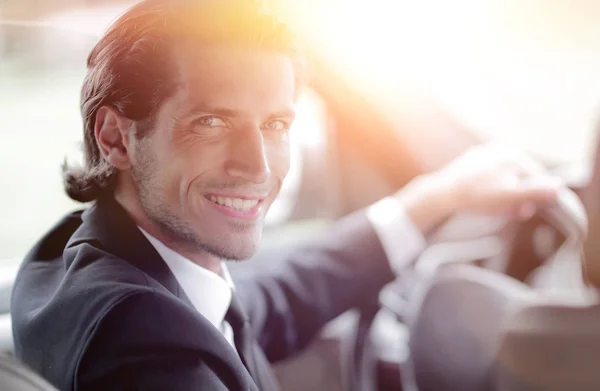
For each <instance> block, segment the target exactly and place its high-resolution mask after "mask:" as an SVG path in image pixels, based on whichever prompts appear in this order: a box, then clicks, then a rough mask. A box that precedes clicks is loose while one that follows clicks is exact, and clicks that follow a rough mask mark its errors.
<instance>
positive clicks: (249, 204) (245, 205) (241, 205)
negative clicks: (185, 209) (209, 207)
mask: <svg viewBox="0 0 600 391" xmlns="http://www.w3.org/2000/svg"><path fill="white" fill-rule="evenodd" d="M208 199H209V200H211V201H212V202H214V203H215V204H219V205H224V206H226V207H228V208H232V209H237V210H242V211H249V210H251V209H252V208H254V207H255V206H256V205H257V204H258V200H243V199H241V198H228V197H215V196H208Z"/></svg>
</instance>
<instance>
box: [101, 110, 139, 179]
mask: <svg viewBox="0 0 600 391" xmlns="http://www.w3.org/2000/svg"><path fill="white" fill-rule="evenodd" d="M132 128H133V121H132V120H131V119H129V118H127V117H125V116H123V115H122V114H121V113H119V112H118V111H117V110H115V108H113V107H110V106H102V107H100V108H99V109H98V111H97V113H96V122H95V124H94V134H95V136H96V141H97V142H98V147H99V148H100V152H101V153H102V156H104V158H105V159H106V160H107V161H108V162H109V163H110V164H111V165H113V166H114V167H116V168H117V169H119V170H127V169H129V168H130V167H131V159H130V155H129V152H130V151H129V143H128V139H129V137H128V134H129V131H130V130H131V129H132Z"/></svg>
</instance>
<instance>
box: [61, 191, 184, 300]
mask: <svg viewBox="0 0 600 391" xmlns="http://www.w3.org/2000/svg"><path fill="white" fill-rule="evenodd" d="M81 218H82V224H81V226H80V227H79V228H78V229H77V231H75V233H74V234H73V235H72V236H71V239H70V240H69V242H68V243H67V246H66V247H67V248H69V247H73V246H75V245H77V244H80V243H84V242H89V243H90V242H91V243H94V245H95V246H99V247H100V248H102V249H103V250H104V251H106V252H107V253H109V254H113V255H115V256H117V257H119V258H121V259H123V260H125V261H127V262H129V263H130V264H132V265H133V266H135V267H137V268H138V269H140V270H141V271H142V272H144V273H146V274H147V275H149V276H150V277H152V278H153V279H155V280H156V281H158V282H159V283H160V284H161V285H163V286H164V287H165V288H166V289H168V290H169V291H170V292H171V293H173V294H174V295H175V296H177V297H179V298H180V299H182V300H183V301H184V302H186V303H187V304H189V305H192V303H191V301H190V300H189V298H188V297H187V296H186V294H185V292H184V291H183V289H182V288H181V286H180V285H179V283H178V282H177V280H176V279H175V276H174V275H173V273H171V270H170V269H169V267H168V266H167V264H166V263H165V262H164V260H163V259H162V258H161V256H160V255H159V254H158V252H157V251H156V249H155V248H154V247H153V246H152V245H151V244H150V242H148V240H147V239H146V237H145V236H144V234H142V232H141V231H140V230H139V228H138V227H137V226H136V225H135V223H134V222H133V220H131V218H130V217H129V215H128V214H127V212H126V211H125V209H123V207H121V205H119V203H118V202H117V201H116V200H115V199H114V198H112V197H107V198H101V199H99V200H98V201H96V202H95V203H94V204H93V205H92V206H91V207H90V208H89V209H87V210H86V211H84V212H83V214H82V217H81ZM67 267H69V265H67Z"/></svg>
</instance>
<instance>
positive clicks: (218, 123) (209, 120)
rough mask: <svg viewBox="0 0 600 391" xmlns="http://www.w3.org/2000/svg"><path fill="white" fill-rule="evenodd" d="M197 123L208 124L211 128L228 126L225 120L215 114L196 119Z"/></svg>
mask: <svg viewBox="0 0 600 391" xmlns="http://www.w3.org/2000/svg"><path fill="white" fill-rule="evenodd" d="M196 123H197V124H198V125H201V126H207V127H210V128H218V127H224V126H226V124H225V121H223V120H222V119H221V118H219V117H215V116H206V117H202V118H199V119H198V120H196Z"/></svg>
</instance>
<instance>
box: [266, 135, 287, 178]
mask: <svg viewBox="0 0 600 391" xmlns="http://www.w3.org/2000/svg"><path fill="white" fill-rule="evenodd" d="M267 159H268V162H269V168H270V169H271V173H272V175H273V176H274V177H275V178H273V179H275V180H279V181H282V180H283V179H284V178H285V177H286V176H287V174H288V172H289V171H290V147H289V143H285V144H279V145H276V146H272V147H270V148H267Z"/></svg>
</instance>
